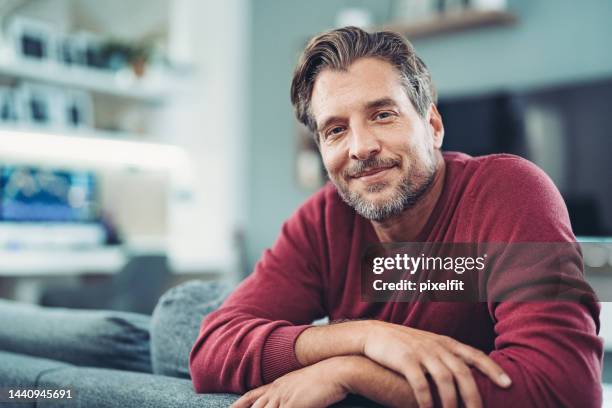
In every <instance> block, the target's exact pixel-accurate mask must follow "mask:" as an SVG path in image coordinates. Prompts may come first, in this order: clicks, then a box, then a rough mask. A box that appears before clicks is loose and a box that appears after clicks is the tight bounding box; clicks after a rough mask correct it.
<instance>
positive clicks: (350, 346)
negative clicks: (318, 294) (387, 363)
mask: <svg viewBox="0 0 612 408" xmlns="http://www.w3.org/2000/svg"><path fill="white" fill-rule="evenodd" d="M374 324H375V321H373V320H355V321H349V322H343V323H337V324H330V325H326V326H314V327H311V328H308V329H306V330H304V331H303V332H302V333H301V334H300V335H299V336H298V338H297V340H296V342H295V355H296V358H297V359H298V361H299V362H300V363H301V364H302V365H304V366H308V365H311V364H314V363H317V362H319V361H321V360H325V359H328V358H331V357H335V356H347V355H360V354H363V347H364V344H365V337H366V335H367V333H368V331H369V329H371V328H372V326H374Z"/></svg>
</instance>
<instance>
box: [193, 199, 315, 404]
mask: <svg viewBox="0 0 612 408" xmlns="http://www.w3.org/2000/svg"><path fill="white" fill-rule="evenodd" d="M322 201H323V196H322V194H317V195H316V196H315V197H313V198H312V199H311V200H310V201H308V202H307V203H306V204H305V205H304V206H302V208H300V209H299V210H298V211H297V212H296V213H295V214H294V215H293V216H292V217H291V218H290V219H289V220H288V221H287V222H286V223H285V224H284V225H283V228H282V229H281V233H280V236H279V238H278V240H277V241H276V243H275V244H274V246H273V248H272V249H271V250H267V251H265V253H264V254H263V256H262V259H261V260H260V261H259V262H258V264H257V265H256V267H255V271H254V272H253V273H252V274H251V275H250V276H249V277H248V278H247V279H245V280H244V281H243V282H242V283H241V284H240V286H239V287H238V288H237V289H236V290H234V292H233V293H232V294H231V296H230V297H229V298H228V299H227V300H226V301H225V302H224V303H223V305H222V306H221V307H220V308H219V309H217V310H216V311H214V312H213V313H210V314H209V315H208V316H207V317H206V318H205V319H204V321H203V322H202V326H201V329H200V334H199V336H198V339H197V340H196V342H195V344H194V347H193V349H192V351H191V354H190V373H191V378H192V381H193V385H194V388H195V390H196V391H197V392H232V393H240V394H242V393H244V392H247V391H249V390H251V389H253V388H256V387H258V386H260V385H262V384H266V383H269V382H272V381H274V380H275V379H277V378H278V377H281V376H282V375H284V374H286V373H288V372H291V371H294V370H297V369H299V368H301V367H302V366H301V364H300V363H299V362H298V361H297V359H296V358H295V353H294V350H293V347H294V343H295V338H296V337H297V336H298V335H299V333H300V332H301V331H303V330H304V329H306V328H308V327H310V324H311V323H312V321H313V320H316V319H319V318H321V317H323V316H325V314H326V312H325V307H324V300H323V294H324V289H323V278H322V277H321V272H320V267H319V265H318V262H319V261H320V258H321V256H317V254H320V252H321V250H320V249H319V248H318V247H317V244H318V242H317V239H316V236H315V234H316V233H317V231H316V228H318V224H317V222H318V221H317V211H316V209H317V208H318V207H320V206H322V205H324V203H322ZM313 236H315V237H314V238H313Z"/></svg>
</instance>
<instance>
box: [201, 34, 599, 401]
mask: <svg viewBox="0 0 612 408" xmlns="http://www.w3.org/2000/svg"><path fill="white" fill-rule="evenodd" d="M291 99H292V102H293V104H294V107H295V110H296V114H297V117H298V119H299V120H300V121H301V122H302V123H304V124H305V125H306V126H308V127H309V128H310V129H311V130H312V132H313V134H314V136H315V139H316V141H317V143H318V144H319V148H320V152H321V157H322V159H323V163H324V164H325V168H326V169H327V172H328V175H329V178H330V180H331V184H328V185H326V186H325V187H324V188H323V189H322V190H320V191H319V192H318V193H316V194H315V195H314V196H313V197H312V198H310V199H309V200H308V201H307V202H306V203H305V204H304V205H303V206H302V207H301V208H300V209H298V210H297V212H296V213H295V214H293V216H292V217H291V218H290V219H289V220H288V221H287V222H286V223H285V224H284V225H283V228H282V230H281V234H280V237H279V238H278V240H277V242H276V243H275V245H274V247H273V248H272V249H271V250H268V251H266V252H265V253H264V255H263V257H262V259H261V260H260V262H259V263H258V264H257V266H256V268H255V271H254V273H253V274H252V275H251V276H250V277H249V278H247V279H246V280H245V281H244V282H243V283H242V284H241V285H240V287H239V288H238V289H237V290H236V291H235V292H234V293H233V294H232V296H231V297H230V298H229V299H228V300H227V301H226V302H225V303H224V304H223V306H222V307H221V308H220V309H219V310H217V311H216V312H214V313H212V314H210V315H209V316H207V317H206V319H205V320H204V322H203V324H202V327H201V332H200V336H199V338H198V340H197V342H196V344H195V346H194V348H193V350H192V353H191V356H190V362H191V366H190V369H191V374H192V378H193V382H194V386H195V388H196V390H197V391H198V392H219V391H226V392H227V391H229V392H235V393H243V392H246V391H249V390H251V391H249V392H247V393H246V394H245V395H244V396H243V397H242V398H241V399H240V400H238V401H237V402H236V403H235V406H236V407H248V406H253V407H277V406H290V407H322V406H327V405H330V404H332V403H334V402H336V401H339V400H342V399H343V398H344V397H345V396H346V395H347V394H349V393H354V394H360V395H363V396H365V397H367V398H369V399H372V400H374V401H377V402H379V403H382V404H384V405H389V406H417V405H418V406H420V407H430V406H433V405H442V406H444V407H456V406H458V405H459V404H461V403H463V404H464V405H465V406H468V407H481V406H483V405H484V406H538V407H542V406H550V407H557V406H600V404H601V388H600V374H601V357H602V343H601V341H600V340H599V339H598V337H597V330H598V325H599V320H598V319H599V308H598V305H597V304H596V303H595V302H586V303H585V304H580V303H575V302H495V301H492V300H491V301H488V302H486V303H478V302H464V303H445V302H365V301H363V300H361V298H360V267H361V256H362V253H363V250H364V248H365V247H366V246H367V245H368V244H371V243H388V242H449V243H452V242H506V243H511V242H572V241H574V240H575V238H574V236H573V234H572V231H571V226H570V223H569V219H568V215H567V210H566V209H565V206H564V204H563V201H562V199H561V197H560V195H559V193H558V191H557V190H556V189H555V187H554V186H553V185H552V183H551V181H550V180H549V179H548V178H547V177H546V176H545V175H544V174H543V173H542V172H541V171H540V170H539V169H537V168H536V167H535V166H533V165H532V164H530V163H529V162H527V161H525V160H523V159H520V158H518V157H514V156H510V155H494V156H486V157H479V158H472V157H470V156H467V155H464V154H461V153H444V154H443V153H442V152H441V146H442V141H443V138H444V126H443V123H442V118H441V117H440V114H439V113H438V111H437V109H436V105H435V102H436V100H435V99H436V97H435V92H434V90H433V85H432V84H431V78H430V75H429V72H428V71H427V68H426V67H425V64H424V63H423V62H422V61H421V60H420V59H419V58H418V57H417V56H416V54H415V52H414V50H413V48H412V46H411V45H410V44H409V43H408V42H406V41H405V40H404V39H402V38H401V37H400V36H399V35H397V34H394V33H389V32H378V33H373V34H368V33H366V32H364V31H362V30H360V29H357V28H353V27H348V28H343V29H338V30H334V31H330V32H328V33H325V34H322V35H320V36H318V37H316V38H314V39H312V40H311V41H310V43H309V44H308V45H307V47H306V49H305V51H304V53H303V55H302V57H301V59H300V61H299V64H298V66H297V68H296V70H295V73H294V77H293V83H292V87H291ZM323 316H329V318H330V319H331V320H332V321H339V320H340V321H342V322H339V323H338V322H336V323H334V324H330V325H325V326H312V325H311V322H312V321H313V320H316V319H318V318H321V317H323Z"/></svg>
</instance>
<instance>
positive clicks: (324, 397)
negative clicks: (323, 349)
mask: <svg viewBox="0 0 612 408" xmlns="http://www.w3.org/2000/svg"><path fill="white" fill-rule="evenodd" d="M343 359H344V357H333V358H330V359H327V360H323V361H320V362H318V363H316V364H313V365H311V366H308V367H304V368H302V369H299V370H296V371H293V372H290V373H288V374H286V375H284V376H282V377H280V378H278V379H276V380H275V381H274V382H272V383H270V384H266V385H263V386H261V387H259V388H255V389H253V390H251V391H249V392H247V393H246V394H244V395H243V396H242V397H240V399H238V400H237V401H236V402H234V403H233V404H232V406H231V408H248V407H253V408H263V407H266V408H277V407H291V408H300V407H304V408H317V407H327V406H329V405H332V404H333V403H335V402H338V401H341V400H343V399H344V398H346V396H347V394H348V388H347V385H346V384H345V382H344V381H345V379H346V378H347V375H348V372H347V370H346V369H347V368H348V367H347V366H346V365H345V364H343V362H342V361H341V360H343Z"/></svg>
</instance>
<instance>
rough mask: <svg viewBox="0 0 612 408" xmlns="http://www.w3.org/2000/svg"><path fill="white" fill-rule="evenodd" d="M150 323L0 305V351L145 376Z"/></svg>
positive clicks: (123, 315) (129, 316)
mask: <svg viewBox="0 0 612 408" xmlns="http://www.w3.org/2000/svg"><path fill="white" fill-rule="evenodd" d="M150 320H151V319H150V317H149V316H146V315H141V314H137V313H127V312H115V311H92V310H76V309H63V308H49V307H40V306H35V305H31V304H26V303H21V302H14V301H8V300H2V299H0V327H1V328H2V330H0V350H4V351H11V352H14V353H20V354H26V355H30V356H38V357H43V358H49V359H53V360H59V361H64V362H68V363H73V364H76V365H82V366H93V367H107V368H117V369H122V370H131V371H145V372H151V357H150V344H149V324H150Z"/></svg>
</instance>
